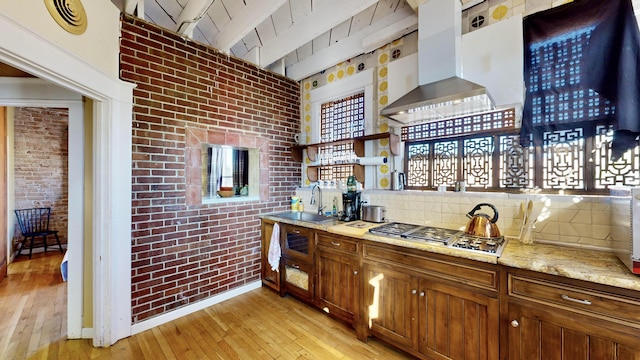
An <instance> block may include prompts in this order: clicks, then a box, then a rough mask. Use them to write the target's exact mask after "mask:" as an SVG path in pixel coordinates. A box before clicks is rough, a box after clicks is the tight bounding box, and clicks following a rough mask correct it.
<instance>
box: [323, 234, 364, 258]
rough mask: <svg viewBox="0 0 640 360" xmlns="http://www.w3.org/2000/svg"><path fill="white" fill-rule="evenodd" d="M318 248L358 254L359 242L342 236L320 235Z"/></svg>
mask: <svg viewBox="0 0 640 360" xmlns="http://www.w3.org/2000/svg"><path fill="white" fill-rule="evenodd" d="M317 241H318V246H322V247H325V248H328V249H332V250H338V251H343V252H346V253H350V254H357V253H358V241H357V240H352V239H348V238H345V237H342V236H336V235H328V234H318V239H317Z"/></svg>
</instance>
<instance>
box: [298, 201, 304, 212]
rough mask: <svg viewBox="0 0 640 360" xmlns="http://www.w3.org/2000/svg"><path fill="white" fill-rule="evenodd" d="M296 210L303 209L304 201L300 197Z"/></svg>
mask: <svg viewBox="0 0 640 360" xmlns="http://www.w3.org/2000/svg"><path fill="white" fill-rule="evenodd" d="M298 211H304V202H303V201H302V198H300V202H299V203H298Z"/></svg>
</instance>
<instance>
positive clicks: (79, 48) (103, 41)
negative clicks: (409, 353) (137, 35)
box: [0, 0, 120, 78]
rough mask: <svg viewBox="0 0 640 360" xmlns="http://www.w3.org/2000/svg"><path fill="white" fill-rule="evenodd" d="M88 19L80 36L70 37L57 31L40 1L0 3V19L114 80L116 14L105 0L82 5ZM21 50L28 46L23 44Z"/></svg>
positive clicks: (117, 49) (117, 48)
mask: <svg viewBox="0 0 640 360" xmlns="http://www.w3.org/2000/svg"><path fill="white" fill-rule="evenodd" d="M82 4H83V5H84V8H85V12H86V14H87V18H88V25H87V30H86V31H85V33H84V34H81V35H73V34H71V33H69V32H67V31H66V30H64V29H63V28H61V27H60V26H59V25H58V24H57V23H56V22H55V20H54V19H53V18H52V17H51V15H50V14H49V11H48V10H47V7H46V5H45V3H44V1H42V0H19V1H16V0H0V15H2V14H4V15H5V16H6V17H7V18H10V19H12V20H13V21H15V22H16V23H18V24H20V25H21V26H23V27H25V28H29V29H31V30H32V31H33V32H34V33H35V34H37V35H38V36H40V37H43V38H46V39H47V40H48V41H51V42H53V43H55V44H56V45H57V46H59V47H61V48H63V49H65V50H67V51H68V52H69V53H70V54H73V56H77V57H79V58H81V59H82V60H83V61H86V62H87V63H90V64H92V66H95V67H96V68H98V69H100V71H102V72H104V73H106V74H108V75H110V76H112V77H114V78H118V72H119V61H118V58H119V53H120V42H119V40H120V17H119V16H120V10H119V9H118V8H117V7H116V6H115V5H114V4H113V3H112V2H111V1H109V0H84V1H82ZM24 46H30V44H29V43H25V44H24Z"/></svg>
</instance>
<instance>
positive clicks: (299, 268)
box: [281, 258, 313, 302]
mask: <svg viewBox="0 0 640 360" xmlns="http://www.w3.org/2000/svg"><path fill="white" fill-rule="evenodd" d="M283 263H284V279H283V280H284V284H283V289H282V290H283V291H282V292H281V294H284V293H285V292H287V293H290V294H292V295H294V296H296V297H297V298H299V299H301V300H305V301H308V302H311V301H312V300H313V269H312V268H311V265H310V264H307V263H305V262H302V261H298V260H294V259H288V258H283Z"/></svg>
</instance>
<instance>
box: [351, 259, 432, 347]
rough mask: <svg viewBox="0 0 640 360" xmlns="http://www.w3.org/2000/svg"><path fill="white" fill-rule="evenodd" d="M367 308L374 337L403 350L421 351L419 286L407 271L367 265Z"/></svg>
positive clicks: (365, 272) (416, 280) (365, 269)
mask: <svg viewBox="0 0 640 360" xmlns="http://www.w3.org/2000/svg"><path fill="white" fill-rule="evenodd" d="M363 269H364V274H365V279H366V283H365V299H366V301H365V307H366V314H367V318H366V319H363V320H366V321H368V323H369V326H370V330H371V332H372V334H373V335H375V336H376V337H379V338H381V339H383V340H385V341H387V342H389V343H390V344H393V345H395V346H398V347H400V348H402V349H404V350H409V351H411V350H417V348H418V283H419V279H418V278H417V277H415V276H412V275H410V274H408V273H407V272H405V271H397V270H396V269H394V268H393V267H390V266H385V265H381V264H373V263H364V264H363Z"/></svg>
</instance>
